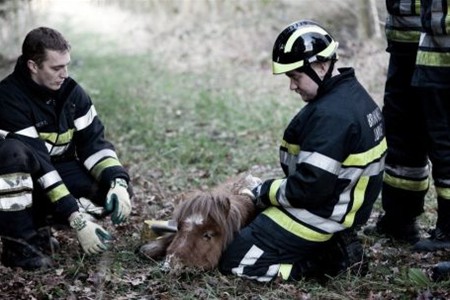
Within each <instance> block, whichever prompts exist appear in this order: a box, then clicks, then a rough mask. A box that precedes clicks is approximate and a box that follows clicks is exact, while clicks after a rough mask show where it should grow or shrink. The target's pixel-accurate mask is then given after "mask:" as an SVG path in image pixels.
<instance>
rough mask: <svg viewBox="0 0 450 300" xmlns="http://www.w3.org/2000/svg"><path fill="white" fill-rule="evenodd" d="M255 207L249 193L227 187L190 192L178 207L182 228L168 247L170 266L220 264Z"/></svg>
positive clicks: (208, 266)
mask: <svg viewBox="0 0 450 300" xmlns="http://www.w3.org/2000/svg"><path fill="white" fill-rule="evenodd" d="M253 211H254V209H253V204H252V203H251V200H250V199H249V198H248V197H247V196H243V195H235V194H230V192H229V191H226V190H223V189H216V190H214V191H211V192H195V193H192V194H189V195H188V196H187V197H186V198H185V199H184V200H182V201H181V202H180V203H179V204H178V205H177V206H176V207H175V210H174V220H175V221H176V222H177V224H178V231H177V233H176V235H175V237H174V239H173V241H172V243H171V244H170V245H169V247H168V248H167V256H166V267H169V268H177V267H179V266H183V267H197V268H202V269H212V268H214V267H216V266H217V264H218V263H219V259H220V256H221V255H222V252H223V250H224V249H225V247H226V246H228V244H229V243H230V242H231V240H232V239H233V236H234V234H235V233H236V232H237V231H238V230H239V229H240V228H241V227H242V226H243V225H245V224H244V223H246V222H247V220H248V217H249V215H251V214H252V213H253Z"/></svg>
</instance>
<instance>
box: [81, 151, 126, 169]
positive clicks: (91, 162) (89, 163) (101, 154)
mask: <svg viewBox="0 0 450 300" xmlns="http://www.w3.org/2000/svg"><path fill="white" fill-rule="evenodd" d="M105 157H114V158H115V159H118V158H117V154H116V152H114V151H113V150H111V149H103V150H100V151H98V152H97V153H94V154H92V155H91V156H89V157H88V158H87V159H86V160H85V161H84V166H85V167H86V168H87V169H88V170H90V169H92V168H93V167H94V166H95V164H96V163H97V162H98V161H100V160H101V159H103V158H105Z"/></svg>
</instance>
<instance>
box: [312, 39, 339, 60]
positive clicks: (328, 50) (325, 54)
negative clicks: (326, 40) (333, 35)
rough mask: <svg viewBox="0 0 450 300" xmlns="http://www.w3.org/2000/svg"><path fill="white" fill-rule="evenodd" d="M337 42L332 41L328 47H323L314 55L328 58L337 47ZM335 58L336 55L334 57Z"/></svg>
mask: <svg viewBox="0 0 450 300" xmlns="http://www.w3.org/2000/svg"><path fill="white" fill-rule="evenodd" d="M338 46H339V43H337V42H335V41H333V42H331V43H330V44H329V45H328V47H326V48H325V49H323V50H322V51H321V52H319V53H317V54H316V56H321V57H323V58H328V57H330V56H331V55H332V54H333V53H334V52H335V51H336V49H337V48H338ZM336 58H337V57H336Z"/></svg>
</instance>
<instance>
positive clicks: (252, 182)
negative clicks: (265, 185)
mask: <svg viewBox="0 0 450 300" xmlns="http://www.w3.org/2000/svg"><path fill="white" fill-rule="evenodd" d="M244 180H245V184H246V187H245V188H243V189H242V190H240V191H239V194H241V195H247V196H249V197H250V198H252V199H255V197H256V195H255V194H254V191H253V190H254V189H255V188H256V187H257V186H260V185H261V184H262V180H261V178H258V177H255V176H253V175H251V174H248V175H247V176H246V177H245V179H244Z"/></svg>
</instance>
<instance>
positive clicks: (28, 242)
mask: <svg viewBox="0 0 450 300" xmlns="http://www.w3.org/2000/svg"><path fill="white" fill-rule="evenodd" d="M69 50H70V46H69V43H68V42H67V41H66V40H65V39H64V37H63V36H62V35H61V34H60V33H59V32H58V31H56V30H54V29H51V28H46V27H39V28H36V29H33V30H32V31H30V32H29V33H28V34H27V36H26V37H25V40H24V42H23V45H22V55H21V56H20V57H19V58H18V60H17V63H16V66H15V68H14V71H13V72H12V73H11V74H10V75H8V76H7V77H6V78H5V79H3V80H2V81H1V82H0V235H1V242H2V253H1V262H2V264H3V265H5V266H8V267H21V268H23V269H29V270H33V269H40V268H47V267H50V266H52V265H53V261H52V258H51V254H52V253H53V252H54V251H56V250H57V249H58V248H59V243H58V241H57V240H56V239H55V238H54V237H52V235H51V230H50V227H49V226H51V225H53V224H55V223H57V224H65V225H70V227H71V228H73V230H74V231H75V233H76V236H77V239H78V241H79V243H80V246H81V247H82V249H83V250H84V252H86V253H88V254H95V253H99V252H102V251H104V250H106V249H107V248H108V244H109V241H111V240H112V236H111V234H110V233H109V232H108V231H106V230H105V229H104V228H102V227H101V226H100V225H98V224H96V223H95V222H94V221H92V220H93V218H88V216H89V215H88V214H85V213H84V212H83V209H85V210H86V211H88V212H89V211H92V210H90V208H89V207H83V206H80V204H81V203H82V202H80V201H81V200H80V199H85V198H86V199H89V204H90V205H91V206H92V207H94V208H95V209H97V208H100V211H101V214H100V215H99V217H101V216H105V215H111V220H112V223H113V224H119V223H121V222H123V221H124V220H125V219H126V218H127V217H128V216H129V214H130V212H131V200H130V199H131V196H132V192H131V186H130V185H129V180H130V178H129V175H128V173H127V172H126V170H125V169H124V167H123V166H122V165H121V163H120V161H119V160H118V158H117V154H116V153H115V150H114V147H113V145H112V144H111V143H110V142H108V141H107V140H106V139H105V137H104V126H103V125H102V123H101V121H100V119H99V118H98V116H97V113H96V110H95V107H94V105H93V104H92V102H91V99H90V98H89V96H88V95H87V93H86V92H85V91H84V90H83V89H82V88H81V86H80V85H78V84H77V83H76V82H75V81H74V80H73V79H72V78H70V77H69V76H68V69H67V66H68V64H69V62H70V52H69ZM85 201H87V200H85ZM83 203H84V202H83ZM97 211H98V210H97Z"/></svg>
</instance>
